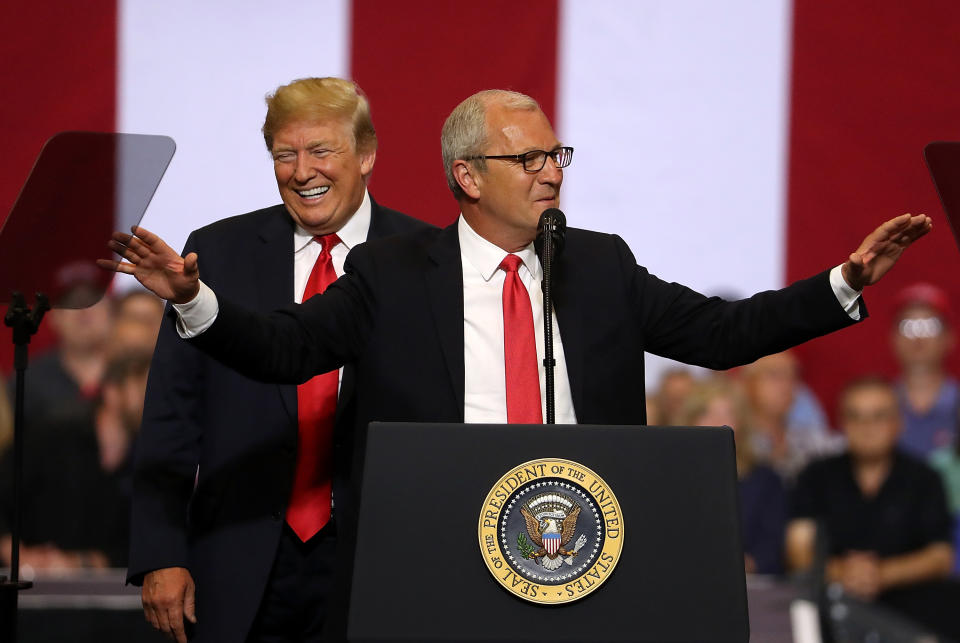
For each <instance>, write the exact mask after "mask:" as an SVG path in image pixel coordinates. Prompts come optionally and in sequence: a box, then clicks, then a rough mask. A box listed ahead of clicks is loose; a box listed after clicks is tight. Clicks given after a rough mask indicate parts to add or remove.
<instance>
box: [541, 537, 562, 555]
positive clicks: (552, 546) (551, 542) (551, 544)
mask: <svg viewBox="0 0 960 643" xmlns="http://www.w3.org/2000/svg"><path fill="white" fill-rule="evenodd" d="M543 548H544V549H546V550H547V553H548V554H550V555H551V556H556V555H557V550H558V549H560V534H543Z"/></svg>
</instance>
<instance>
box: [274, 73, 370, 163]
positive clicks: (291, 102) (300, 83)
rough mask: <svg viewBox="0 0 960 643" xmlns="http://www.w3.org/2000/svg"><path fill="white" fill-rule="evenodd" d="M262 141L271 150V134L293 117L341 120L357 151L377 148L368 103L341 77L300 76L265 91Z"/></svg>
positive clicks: (309, 119)
mask: <svg viewBox="0 0 960 643" xmlns="http://www.w3.org/2000/svg"><path fill="white" fill-rule="evenodd" d="M266 101H267V117H266V118H265V119H264V121H263V140H264V142H265V143H266V144H267V149H268V150H272V149H273V136H274V134H276V132H277V130H279V129H280V128H282V127H283V126H284V125H287V124H288V123H291V122H293V121H297V120H305V121H327V120H331V119H334V120H342V121H344V122H348V123H350V124H351V126H352V127H353V139H354V144H355V147H356V150H357V151H358V152H367V151H372V150H375V149H377V132H376V130H375V129H374V127H373V120H372V119H371V118H370V103H369V101H367V97H366V95H364V93H363V90H361V89H360V87H358V86H357V84H356V83H354V82H353V81H350V80H344V79H342V78H331V77H327V78H300V79H298V80H295V81H293V82H291V83H289V84H287V85H281V86H280V87H277V90H276V91H275V92H273V93H272V94H268V95H267V97H266Z"/></svg>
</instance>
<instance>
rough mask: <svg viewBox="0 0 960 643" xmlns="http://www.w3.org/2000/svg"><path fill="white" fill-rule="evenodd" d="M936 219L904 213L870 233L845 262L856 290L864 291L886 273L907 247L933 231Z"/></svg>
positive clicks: (846, 273) (844, 275) (845, 272)
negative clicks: (933, 220) (931, 229)
mask: <svg viewBox="0 0 960 643" xmlns="http://www.w3.org/2000/svg"><path fill="white" fill-rule="evenodd" d="M932 225H933V222H932V221H931V220H930V217H928V216H927V215H925V214H918V215H916V216H913V215H910V214H901V215H900V216H899V217H896V218H895V219H890V220H889V221H887V222H886V223H884V224H882V225H881V226H880V227H879V228H877V229H876V230H874V231H873V232H871V233H870V234H868V235H867V238H866V239H864V240H863V243H861V244H860V247H859V248H857V249H856V251H855V252H853V253H852V254H851V255H850V257H849V258H848V259H847V262H846V263H845V264H843V268H842V269H841V270H842V271H843V278H844V279H845V280H846V281H847V284H849V285H850V287H851V288H853V289H854V290H863V289H864V287H866V286H870V285H873V284H875V283H877V282H878V281H880V278H881V277H883V276H884V275H885V274H887V271H888V270H890V268H892V267H893V264H895V263H896V262H897V259H899V258H900V255H901V254H903V251H904V250H906V249H907V247H908V246H909V245H910V244H911V243H913V242H914V241H916V240H917V239H919V238H920V237H922V236H923V235H925V234H927V233H928V232H930V228H931V227H932Z"/></svg>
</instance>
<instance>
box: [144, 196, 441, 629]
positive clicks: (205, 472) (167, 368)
mask: <svg viewBox="0 0 960 643" xmlns="http://www.w3.org/2000/svg"><path fill="white" fill-rule="evenodd" d="M371 206H372V208H371V210H372V212H371V220H370V230H369V233H368V238H370V239H374V238H380V237H385V236H388V235H391V234H396V233H399V232H403V231H408V230H412V229H416V228H421V227H427V224H425V223H422V222H420V221H417V220H416V219H412V218H410V217H408V216H406V215H404V214H401V213H399V212H396V211H393V210H389V209H387V208H383V207H380V206H379V205H377V204H376V203H375V202H373V203H372V204H371ZM187 252H197V253H198V255H199V257H200V262H201V264H202V266H203V268H202V270H203V278H204V281H205V282H206V283H209V284H210V285H211V286H212V287H213V288H214V289H216V291H217V292H218V293H223V296H224V297H226V298H229V299H233V300H236V301H239V302H243V303H244V305H245V306H248V307H250V308H251V309H252V310H258V311H270V310H273V309H276V308H280V307H283V306H286V305H289V304H291V303H292V302H293V222H292V220H291V218H290V216H289V214H288V213H287V211H286V209H285V208H284V206H282V205H277V206H274V207H271V208H266V209H263V210H258V211H256V212H250V213H248V214H244V215H240V216H236V217H232V218H229V219H224V220H222V221H218V222H216V223H213V224H211V225H209V226H206V227H204V228H201V229H199V230H197V231H195V232H193V233H192V234H191V235H190V237H189V239H188V240H187V243H186V246H185V248H184V254H186V253H187ZM175 318H176V317H175V314H174V313H173V312H172V311H169V310H168V312H167V316H166V318H165V319H164V323H163V327H162V328H161V331H160V334H159V337H158V340H157V348H156V351H155V353H154V358H153V363H152V366H151V369H150V377H149V382H148V385H147V395H146V401H145V407H144V417H143V427H142V431H141V439H140V442H139V446H138V452H137V459H136V467H135V478H134V494H133V507H132V522H131V548H130V564H129V568H128V578H129V580H130V582H134V583H139V582H141V581H142V578H143V574H145V573H146V572H148V571H151V570H154V569H158V568H162V567H171V566H181V567H186V568H188V569H189V570H190V572H191V573H192V575H193V577H194V579H195V580H196V584H197V609H198V620H199V624H198V626H197V628H196V633H195V638H194V640H197V641H216V642H217V643H222V642H229V641H238V642H239V641H243V640H244V638H245V637H246V633H247V631H248V630H249V627H250V624H251V623H252V620H253V617H254V615H255V614H256V612H257V608H258V605H259V603H260V598H261V596H262V593H263V589H264V586H265V584H266V582H267V578H268V576H269V574H270V569H271V565H272V563H273V559H274V555H275V554H276V551H277V543H278V539H279V537H280V532H281V528H282V525H283V516H284V514H285V507H286V503H287V500H288V496H289V493H290V487H291V484H292V479H293V470H294V464H295V458H296V446H297V392H296V387H295V386H294V385H292V384H287V385H276V384H264V383H262V382H257V381H254V380H252V379H249V378H247V377H245V376H243V375H240V374H239V373H237V372H235V371H234V370H232V369H230V368H226V367H224V366H223V365H222V364H220V363H218V362H216V361H215V360H213V359H210V358H209V357H207V356H205V355H203V354H202V353H201V352H200V351H198V350H197V349H196V347H195V346H192V345H191V344H189V343H187V342H184V341H182V340H180V338H179V337H178V336H177V333H176V329H175ZM353 389H354V375H353V371H352V369H349V368H348V369H345V371H344V376H343V383H342V388H341V396H340V402H339V403H338V408H337V423H338V427H339V426H340V425H343V424H346V426H347V427H350V426H352V424H353V422H354V420H353V419H352V416H353V412H354V409H353ZM337 432H338V434H339V433H340V432H341V429H340V428H338V429H337ZM198 467H199V471H198ZM195 480H196V487H195V488H194V481H195Z"/></svg>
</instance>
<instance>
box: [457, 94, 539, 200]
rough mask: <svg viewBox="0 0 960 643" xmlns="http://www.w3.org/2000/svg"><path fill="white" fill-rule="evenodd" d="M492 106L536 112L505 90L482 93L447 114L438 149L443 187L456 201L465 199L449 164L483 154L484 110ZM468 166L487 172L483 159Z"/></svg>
mask: <svg viewBox="0 0 960 643" xmlns="http://www.w3.org/2000/svg"><path fill="white" fill-rule="evenodd" d="M492 103H498V104H500V105H502V106H503V107H505V108H507V109H518V110H535V109H536V110H539V109H540V104H539V103H537V101H536V100H534V99H533V98H531V97H529V96H527V95H526V94H521V93H520V92H512V91H509V90H505V89H486V90H484V91H481V92H477V93H476V94H474V95H473V96H470V97H469V98H467V99H466V100H465V101H463V102H462V103H460V104H459V105H457V106H456V108H454V110H453V111H452V112H450V116H448V117H447V120H446V122H445V123H444V124H443V130H442V131H441V133H440V148H441V150H442V151H443V169H444V171H445V172H446V174H447V186H449V188H450V191H451V192H453V196H454V198H456V199H457V200H458V201H459V200H460V199H462V198H464V197H465V196H466V195H465V194H464V193H463V190H462V189H461V188H460V185H459V184H458V183H457V179H456V178H455V177H454V176H453V162H454V161H457V160H462V159H468V158H470V157H472V156H480V155H481V154H483V151H484V149H485V148H486V146H487V123H486V113H487V106H488V105H490V104H492ZM472 162H473V163H474V164H475V167H476V168H477V169H478V170H481V171H484V170H486V169H487V163H486V161H485V160H484V159H476V160H474V161H472Z"/></svg>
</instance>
